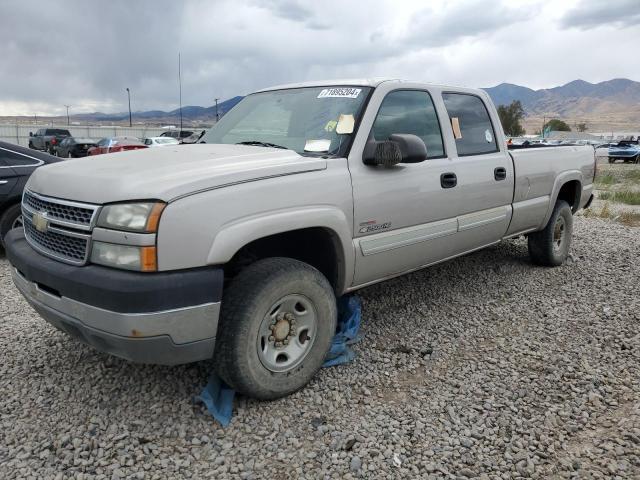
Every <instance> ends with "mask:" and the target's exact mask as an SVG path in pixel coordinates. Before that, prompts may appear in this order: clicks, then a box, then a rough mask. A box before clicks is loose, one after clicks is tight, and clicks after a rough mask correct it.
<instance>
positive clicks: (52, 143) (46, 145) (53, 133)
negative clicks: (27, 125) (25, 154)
mask: <svg viewBox="0 0 640 480" xmlns="http://www.w3.org/2000/svg"><path fill="white" fill-rule="evenodd" d="M70 136H71V133H70V132H69V130H65V129H63V128H41V129H40V130H38V131H37V132H36V133H35V134H34V133H33V132H29V148H31V149H33V150H42V151H43V152H48V153H50V154H51V155H53V154H54V153H55V147H56V145H58V144H59V143H60V142H62V140H63V139H64V138H67V137H70Z"/></svg>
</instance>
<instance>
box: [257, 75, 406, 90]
mask: <svg viewBox="0 0 640 480" xmlns="http://www.w3.org/2000/svg"><path fill="white" fill-rule="evenodd" d="M392 81H396V82H400V81H401V80H399V79H394V78H342V79H337V80H314V81H311V82H300V83H288V84H285V85H276V86H273V87H268V88H263V89H261V90H257V91H256V92H254V93H259V92H268V91H270V90H284V89H286V88H304V87H337V86H344V87H346V86H348V87H377V86H378V85H380V84H381V83H383V82H392Z"/></svg>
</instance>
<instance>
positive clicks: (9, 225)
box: [0, 204, 22, 246]
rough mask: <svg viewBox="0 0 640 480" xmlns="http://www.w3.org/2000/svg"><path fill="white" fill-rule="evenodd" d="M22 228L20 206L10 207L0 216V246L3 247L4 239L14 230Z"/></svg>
mask: <svg viewBox="0 0 640 480" xmlns="http://www.w3.org/2000/svg"><path fill="white" fill-rule="evenodd" d="M20 227H22V211H21V209H20V204H16V205H11V206H10V207H9V208H7V209H6V210H5V211H4V213H3V214H2V215H0V245H2V246H4V237H5V236H6V235H7V233H9V231H10V230H13V229H14V228H20Z"/></svg>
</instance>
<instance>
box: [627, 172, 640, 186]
mask: <svg viewBox="0 0 640 480" xmlns="http://www.w3.org/2000/svg"><path fill="white" fill-rule="evenodd" d="M625 178H626V179H627V180H631V181H632V182H633V183H640V170H629V171H628V172H626V175H625Z"/></svg>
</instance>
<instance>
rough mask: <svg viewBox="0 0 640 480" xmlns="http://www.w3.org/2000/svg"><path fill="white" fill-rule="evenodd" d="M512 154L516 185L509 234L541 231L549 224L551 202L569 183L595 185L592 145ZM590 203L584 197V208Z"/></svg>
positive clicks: (582, 203) (528, 150)
mask: <svg viewBox="0 0 640 480" xmlns="http://www.w3.org/2000/svg"><path fill="white" fill-rule="evenodd" d="M509 155H510V156H511V159H512V160H513V165H514V169H515V185H514V192H513V219H512V221H511V225H510V227H509V232H508V234H515V233H517V232H521V231H525V230H529V229H534V228H536V229H537V228H538V227H540V226H541V225H543V224H544V223H546V221H547V218H548V215H549V214H550V211H551V208H552V205H551V204H550V202H551V199H552V198H555V196H556V195H557V192H558V189H559V188H560V186H561V185H562V184H563V183H564V182H565V181H567V180H569V179H571V180H573V179H575V180H579V181H580V182H581V184H582V185H583V187H588V185H590V184H591V183H592V182H593V176H594V168H595V153H594V150H593V148H592V147H591V146H581V145H575V146H574V145H558V146H545V147H540V148H536V147H533V148H517V149H513V150H510V151H509ZM588 191H589V193H590V190H588ZM587 200H588V197H587V199H582V198H581V201H580V205H584V203H585V202H586V201H587ZM543 219H544V221H543V223H541V220H543Z"/></svg>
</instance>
